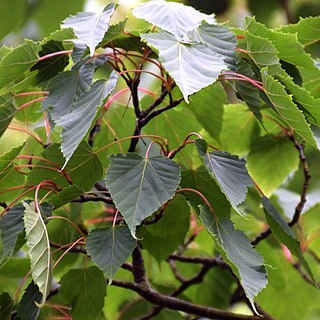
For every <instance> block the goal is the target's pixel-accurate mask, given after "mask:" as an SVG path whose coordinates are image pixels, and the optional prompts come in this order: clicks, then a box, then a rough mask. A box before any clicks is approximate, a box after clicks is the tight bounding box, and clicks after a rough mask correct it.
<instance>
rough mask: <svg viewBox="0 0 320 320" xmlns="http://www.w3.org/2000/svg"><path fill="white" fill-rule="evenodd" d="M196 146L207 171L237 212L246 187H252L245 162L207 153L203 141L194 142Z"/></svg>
mask: <svg viewBox="0 0 320 320" xmlns="http://www.w3.org/2000/svg"><path fill="white" fill-rule="evenodd" d="M196 145H197V147H198V152H199V156H200V158H202V159H203V163H204V165H205V166H206V168H207V170H208V171H209V173H210V174H211V175H212V177H213V178H214V179H215V180H216V181H217V182H218V185H219V187H220V189H221V191H222V192H223V193H224V194H225V195H226V197H227V199H228V200H229V201H230V204H231V205H232V207H233V208H234V209H235V210H236V211H239V210H238V207H237V206H238V205H239V204H240V203H242V202H243V201H244V199H245V198H246V195H247V191H248V187H250V186H251V185H252V181H251V178H250V176H249V174H248V171H247V168H246V167H245V163H246V162H245V160H243V159H239V157H237V156H234V155H232V154H230V153H227V152H222V151H211V152H208V151H207V148H208V144H207V143H206V142H205V141H204V140H200V139H198V140H196Z"/></svg>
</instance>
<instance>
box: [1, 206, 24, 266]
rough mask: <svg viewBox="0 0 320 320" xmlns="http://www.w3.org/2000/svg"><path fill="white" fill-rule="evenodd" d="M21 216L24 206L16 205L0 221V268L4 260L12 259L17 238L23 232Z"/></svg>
mask: <svg viewBox="0 0 320 320" xmlns="http://www.w3.org/2000/svg"><path fill="white" fill-rule="evenodd" d="M23 214H24V206H23V205H22V204H18V205H16V206H14V207H12V208H11V209H10V210H9V211H8V212H7V213H6V214H5V215H4V216H3V217H2V218H1V220H0V233H1V243H2V245H3V252H2V256H1V258H0V266H1V265H2V263H3V262H5V260H8V259H10V258H11V257H12V255H13V253H14V249H15V245H16V243H17V241H18V237H19V235H20V234H21V233H23V231H24V224H23Z"/></svg>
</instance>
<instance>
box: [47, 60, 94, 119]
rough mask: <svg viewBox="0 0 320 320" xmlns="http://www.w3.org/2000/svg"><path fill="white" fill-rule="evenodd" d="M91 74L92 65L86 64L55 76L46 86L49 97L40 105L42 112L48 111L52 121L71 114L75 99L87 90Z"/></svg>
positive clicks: (90, 81)
mask: <svg viewBox="0 0 320 320" xmlns="http://www.w3.org/2000/svg"><path fill="white" fill-rule="evenodd" d="M93 72H94V65H93V64H92V63H87V64H84V65H80V66H77V65H76V66H75V67H74V68H73V69H71V70H68V71H65V72H61V73H59V74H58V75H57V76H55V77H54V78H53V79H52V81H51V82H50V84H49V86H48V90H49V95H48V97H47V99H46V100H44V101H43V103H42V109H43V111H45V110H49V112H50V115H51V117H52V119H53V120H54V121H57V120H58V119H60V117H62V116H63V115H65V114H69V113H70V112H72V111H73V109H74V103H75V101H76V99H77V98H79V97H80V96H81V94H83V93H84V92H85V91H87V90H88V89H89V87H90V85H91V83H92V79H93Z"/></svg>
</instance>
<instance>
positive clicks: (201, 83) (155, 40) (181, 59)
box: [141, 31, 227, 102]
mask: <svg viewBox="0 0 320 320" xmlns="http://www.w3.org/2000/svg"><path fill="white" fill-rule="evenodd" d="M141 38H142V40H143V41H145V42H146V43H147V44H148V46H150V47H152V48H154V49H156V50H157V51H158V52H159V58H160V60H161V62H162V64H163V66H164V67H165V69H166V71H168V73H169V74H170V75H171V77H172V78H173V79H174V81H175V82H176V83H177V85H178V87H179V88H180V90H181V92H182V94H183V97H184V99H185V100H186V101H187V102H188V96H189V95H191V94H193V93H195V92H197V91H199V90H200V89H202V88H204V87H206V86H208V85H210V84H212V83H213V82H215V81H216V80H217V77H218V76H219V74H220V73H221V71H222V70H223V69H227V67H226V64H225V62H224V59H225V57H224V56H222V55H220V54H218V53H214V52H212V50H210V49H209V48H208V46H207V45H206V44H203V43H195V44H190V43H184V42H181V41H178V40H177V39H176V38H175V37H174V36H173V35H172V34H170V33H168V32H166V31H162V32H157V33H151V34H147V33H145V34H141Z"/></svg>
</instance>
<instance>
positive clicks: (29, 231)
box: [23, 202, 52, 306]
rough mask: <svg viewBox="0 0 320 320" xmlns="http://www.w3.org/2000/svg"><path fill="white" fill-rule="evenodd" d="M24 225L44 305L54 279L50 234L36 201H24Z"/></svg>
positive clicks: (34, 273) (32, 267)
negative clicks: (37, 208) (38, 210)
mask: <svg viewBox="0 0 320 320" xmlns="http://www.w3.org/2000/svg"><path fill="white" fill-rule="evenodd" d="M23 205H24V207H25V212H24V226H25V230H26V239H27V247H28V255H29V257H30V261H31V273H32V278H33V280H34V282H35V283H36V284H37V286H38V287H39V291H40V292H41V293H42V295H43V297H42V302H41V304H40V306H42V305H43V304H44V303H45V301H46V298H47V296H48V295H49V293H50V289H51V281H52V265H51V249H50V242H49V236H48V232H47V229H46V226H45V224H44V221H43V219H42V216H41V213H40V212H37V210H36V207H35V203H34V202H31V203H30V204H28V203H26V202H24V203H23Z"/></svg>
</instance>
